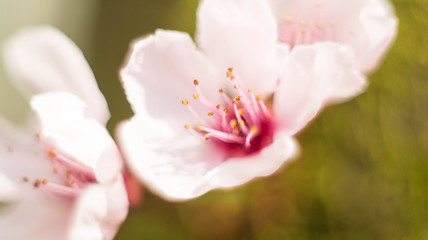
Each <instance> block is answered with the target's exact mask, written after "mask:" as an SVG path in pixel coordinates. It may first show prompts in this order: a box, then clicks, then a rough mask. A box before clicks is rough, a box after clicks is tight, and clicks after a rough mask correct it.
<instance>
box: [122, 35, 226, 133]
mask: <svg viewBox="0 0 428 240" xmlns="http://www.w3.org/2000/svg"><path fill="white" fill-rule="evenodd" d="M224 71H226V69H225V70H224ZM120 75H121V78H122V81H123V85H124V88H125V91H126V95H127V97H128V101H129V102H130V103H131V105H132V108H133V110H134V112H135V113H137V114H138V113H142V114H150V115H151V116H153V117H156V118H163V119H166V120H167V121H168V122H169V123H170V124H173V125H175V126H176V127H177V126H179V127H181V128H182V127H183V124H184V123H185V122H192V121H195V119H194V117H193V116H192V115H191V114H190V112H189V111H188V110H187V109H186V108H185V107H184V106H183V105H182V104H181V101H182V100H183V99H184V98H187V99H189V100H190V101H192V100H193V99H191V98H192V95H193V93H195V92H196V89H195V86H194V85H193V81H194V80H195V79H197V80H198V81H199V86H200V87H201V89H202V90H203V92H204V94H205V95H206V96H207V98H208V99H210V100H212V101H214V102H218V101H219V99H220V95H219V94H218V92H217V91H218V89H219V88H220V87H221V81H219V80H220V79H226V77H225V75H219V72H218V71H216V69H215V68H213V67H212V66H211V65H210V64H209V62H208V61H207V60H206V59H205V57H204V56H203V55H202V54H201V53H200V52H199V51H198V50H197V49H196V47H195V45H194V43H193V42H192V39H191V38H190V37H189V35H187V34H185V33H180V32H174V31H164V30H158V31H156V33H155V34H154V35H151V36H149V37H147V38H145V39H143V40H139V41H137V42H136V43H135V44H134V45H133V47H132V49H131V55H130V56H129V59H128V61H127V63H126V64H125V67H124V68H123V69H122V70H121V74H120ZM177 119H181V120H183V122H184V123H183V122H177Z"/></svg>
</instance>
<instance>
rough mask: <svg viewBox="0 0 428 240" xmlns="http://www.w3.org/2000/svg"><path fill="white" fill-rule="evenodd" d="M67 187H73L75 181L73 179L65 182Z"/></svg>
mask: <svg viewBox="0 0 428 240" xmlns="http://www.w3.org/2000/svg"><path fill="white" fill-rule="evenodd" d="M67 183H68V185H73V184H74V183H76V181H75V180H74V179H70V180H68V181H67Z"/></svg>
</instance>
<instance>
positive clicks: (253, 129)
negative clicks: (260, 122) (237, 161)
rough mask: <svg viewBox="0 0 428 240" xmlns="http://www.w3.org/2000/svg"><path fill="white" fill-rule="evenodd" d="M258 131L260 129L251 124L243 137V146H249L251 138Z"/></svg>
mask: <svg viewBox="0 0 428 240" xmlns="http://www.w3.org/2000/svg"><path fill="white" fill-rule="evenodd" d="M259 132H260V129H259V128H258V127H257V126H252V127H251V131H250V133H249V134H248V135H247V137H246V138H245V147H246V148H249V147H250V146H251V140H252V139H254V137H256V136H257V135H258V134H259Z"/></svg>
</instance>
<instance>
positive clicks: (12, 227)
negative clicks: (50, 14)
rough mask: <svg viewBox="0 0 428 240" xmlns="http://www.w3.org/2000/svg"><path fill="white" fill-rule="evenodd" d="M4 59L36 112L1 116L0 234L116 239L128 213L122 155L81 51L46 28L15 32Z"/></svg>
mask: <svg viewBox="0 0 428 240" xmlns="http://www.w3.org/2000/svg"><path fill="white" fill-rule="evenodd" d="M5 60H6V62H7V66H8V68H9V70H10V71H11V73H12V75H13V76H15V77H16V79H17V81H18V83H20V86H21V87H24V88H25V89H24V90H26V93H28V94H29V95H30V96H32V97H31V101H30V104H31V107H32V109H33V112H34V113H35V117H36V118H35V119H32V121H30V124H29V126H28V127H26V128H18V127H16V126H13V125H11V124H10V123H7V122H6V121H5V120H1V122H0V186H1V187H0V189H1V190H0V203H2V205H1V209H0V239H55V240H56V239H91V240H92V239H113V237H114V235H115V234H116V231H117V229H118V227H119V225H120V224H121V223H122V221H123V220H124V219H125V217H126V215H127V212H128V202H127V194H126V191H125V186H124V183H123V179H122V176H121V173H120V170H121V168H122V158H121V156H120V153H119V151H118V149H117V147H116V145H115V143H114V141H113V140H112V138H111V137H110V136H109V134H108V132H107V130H106V129H105V127H104V124H105V122H106V121H107V119H108V115H109V113H108V110H107V105H106V103H105V100H104V98H103V96H102V95H101V93H100V92H99V90H98V89H97V85H96V82H95V79H94V76H93V74H92V72H91V71H90V69H89V67H88V65H87V63H86V61H85V59H84V57H83V55H82V53H81V52H80V50H79V49H78V48H77V47H76V46H75V45H74V44H73V43H72V42H71V41H70V40H69V39H68V38H67V37H66V36H64V35H63V34H62V33H60V32H59V31H57V30H55V29H53V28H50V27H39V28H33V29H27V30H24V31H21V32H19V33H18V34H16V35H14V36H13V37H12V38H11V39H9V41H8V42H7V44H6V46H5Z"/></svg>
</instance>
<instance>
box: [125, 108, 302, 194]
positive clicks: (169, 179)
mask: <svg viewBox="0 0 428 240" xmlns="http://www.w3.org/2000/svg"><path fill="white" fill-rule="evenodd" d="M118 135H119V142H120V144H121V147H122V149H123V152H124V154H125V155H126V156H127V160H128V164H129V166H130V168H131V170H132V171H133V172H134V173H135V174H136V176H137V177H139V178H140V179H141V180H142V181H143V182H144V183H145V184H146V185H147V186H148V187H149V188H151V189H152V190H153V191H155V192H156V193H158V194H159V195H161V196H162V197H164V198H166V199H169V200H185V199H191V198H195V197H198V196H200V195H202V194H204V193H206V192H208V191H210V190H212V189H215V188H224V187H233V186H237V185H240V184H243V183H245V182H247V181H249V180H251V179H253V178H255V177H259V176H267V175H269V174H272V173H273V172H275V171H276V170H277V169H278V168H279V167H280V166H281V165H282V164H283V163H284V162H285V161H286V160H288V159H289V158H290V157H291V156H292V155H293V154H295V153H296V147H295V144H294V142H293V141H292V140H291V139H290V138H288V137H287V136H285V135H283V134H279V135H277V136H276V137H275V141H274V143H273V144H272V145H271V146H268V147H266V148H265V149H263V150H262V151H261V152H260V153H258V154H255V155H251V156H248V157H243V158H231V159H225V157H224V156H222V153H221V151H218V149H216V148H214V147H213V146H212V145H211V143H210V142H206V141H204V140H203V139H202V138H201V137H195V136H192V135H190V134H189V133H187V135H181V136H180V135H176V134H173V131H171V130H170V129H168V125H167V124H166V123H165V122H161V121H159V120H156V121H152V120H150V119H147V118H144V117H141V116H136V117H134V118H133V119H132V120H130V121H129V122H125V123H123V125H122V126H121V128H120V129H119V134H118Z"/></svg>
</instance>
